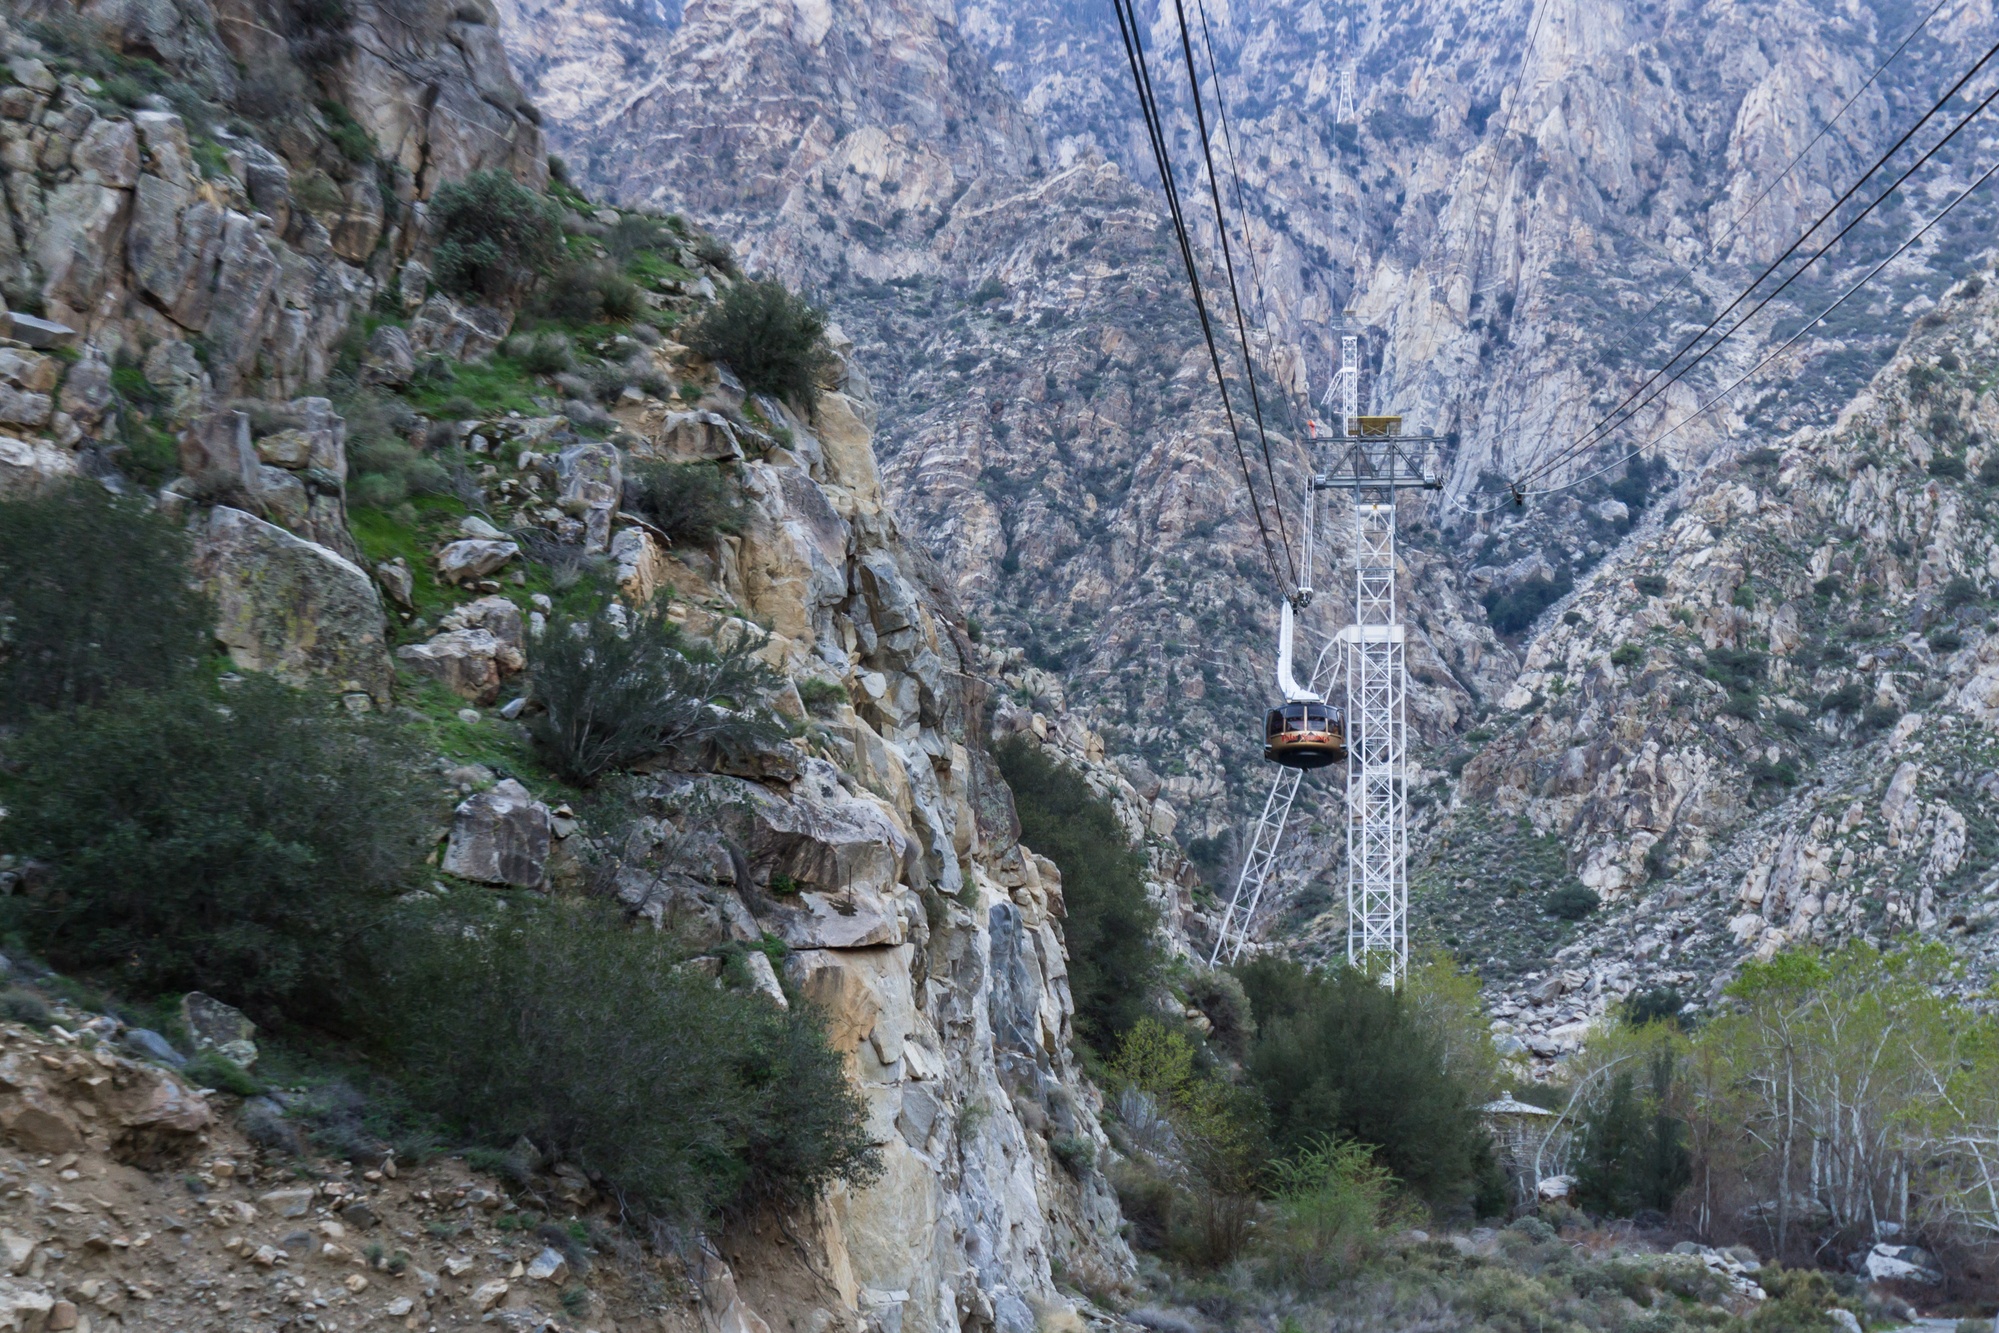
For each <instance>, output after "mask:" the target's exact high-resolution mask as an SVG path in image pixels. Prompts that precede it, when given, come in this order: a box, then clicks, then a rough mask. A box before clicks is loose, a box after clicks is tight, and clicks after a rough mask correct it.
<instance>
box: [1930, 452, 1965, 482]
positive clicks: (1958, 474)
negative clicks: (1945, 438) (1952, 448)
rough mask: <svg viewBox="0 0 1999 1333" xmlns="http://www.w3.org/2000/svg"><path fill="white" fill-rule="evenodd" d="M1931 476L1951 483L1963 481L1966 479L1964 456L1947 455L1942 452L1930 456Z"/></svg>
mask: <svg viewBox="0 0 1999 1333" xmlns="http://www.w3.org/2000/svg"><path fill="white" fill-rule="evenodd" d="M1929 474H1930V475H1931V476H1932V477H1942V478H1944V479H1946V480H1949V481H1963V480H1964V477H1965V467H1964V455H1962V454H1947V453H1944V452H1943V451H1942V450H1938V451H1937V452H1936V453H1934V454H1931V455H1930V465H1929Z"/></svg>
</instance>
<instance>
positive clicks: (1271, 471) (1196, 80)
mask: <svg viewBox="0 0 1999 1333" xmlns="http://www.w3.org/2000/svg"><path fill="white" fill-rule="evenodd" d="M1173 10H1174V13H1175V14H1176V15H1177V16H1178V18H1179V20H1180V52H1181V56H1182V58H1183V59H1184V61H1185V63H1186V66H1187V90H1188V92H1189V93H1191V94H1192V95H1193V98H1194V124H1195V126H1196V127H1197V128H1198V129H1199V130H1200V134H1201V157H1202V159H1203V160H1204V161H1205V162H1206V163H1207V165H1208V194H1209V196H1210V197H1211V198H1212V199H1213V201H1214V205H1215V231H1216V233H1217V234H1218V235H1219V236H1220V237H1221V242H1222V271H1223V272H1224V273H1225V274H1226V275H1227V277H1228V281H1229V304H1230V306H1231V307H1232V308H1233V309H1234V311H1235V327H1236V340H1237V342H1238V343H1240V344H1241V347H1242V368H1243V373H1244V374H1245V375H1247V376H1248V377H1249V402H1250V408H1251V410H1252V411H1253V412H1254V413H1255V416H1256V436H1257V442H1258V444H1259V445H1260V446H1261V447H1262V450H1263V469H1264V471H1265V472H1266V473H1267V474H1268V475H1269V478H1270V495H1271V507H1272V508H1274V509H1275V510H1276V511H1277V533H1278V537H1279V539H1280V540H1281V541H1282V542H1283V545H1284V560H1285V563H1286V564H1288V565H1289V566H1290V567H1291V575H1292V578H1291V582H1292V584H1293V585H1294V586H1296V584H1297V583H1298V577H1297V576H1298V562H1297V561H1296V560H1295V559H1293V558H1292V555H1291V534H1290V532H1289V531H1288V530H1287V529H1286V528H1285V526H1284V506H1283V504H1282V503H1281V502H1280V500H1279V497H1281V496H1282V495H1283V494H1284V491H1283V488H1282V487H1280V486H1279V485H1278V484H1277V464H1276V463H1275V461H1273V460H1272V458H1271V456H1270V435H1269V432H1268V431H1266V430H1265V429H1264V425H1263V395H1262V393H1261V392H1260V391H1259V390H1258V389H1257V385H1256V360H1255V358H1253V357H1252V356H1250V354H1249V324H1248V321H1246V320H1245V319H1244V318H1243V314H1242V293H1241V292H1240V291H1238V290H1237V288H1236V278H1235V255H1234V253H1233V251H1232V249H1231V247H1230V245H1229V228H1228V218H1227V215H1226V214H1225V213H1224V212H1223V211H1222V185H1221V178H1220V176H1218V175H1217V174H1216V172H1215V155H1214V151H1213V149H1212V147H1211V146H1210V144H1209V139H1208V113H1207V109H1206V107H1205V106H1204V105H1203V103H1202V100H1201V76H1200V73H1199V72H1198V71H1197V70H1196V69H1195V67H1194V41H1193V37H1192V35H1191V33H1190V32H1189V29H1188V27H1187V7H1186V4H1185V3H1184V0H1173ZM1221 94H1222V90H1221V85H1220V84H1217V85H1216V86H1215V97H1216V99H1217V100H1219V99H1220V98H1221ZM1245 241H1247V238H1245Z"/></svg>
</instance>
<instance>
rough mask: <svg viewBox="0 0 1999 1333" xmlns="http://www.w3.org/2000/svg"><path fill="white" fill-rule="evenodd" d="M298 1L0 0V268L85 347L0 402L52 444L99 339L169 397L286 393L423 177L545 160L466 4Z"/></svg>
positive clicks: (400, 258) (515, 92)
mask: <svg viewBox="0 0 1999 1333" xmlns="http://www.w3.org/2000/svg"><path fill="white" fill-rule="evenodd" d="M304 12H305V11H303V10H301V11H300V12H299V13H296V14H295V13H293V12H292V11H291V10H289V9H282V10H280V9H274V8H268V7H260V6H258V5H254V4H244V5H237V6H234V7H233V8H220V7H211V6H210V5H208V4H207V3H204V2H202V0H190V3H188V4H185V5H153V6H147V5H121V4H116V3H112V4H93V5H87V6H83V7H80V8H78V7H72V6H70V5H68V4H66V3H61V2H60V0H57V3H53V4H48V5H33V4H30V5H24V6H14V7H10V9H9V10H8V13H7V18H8V27H7V30H6V40H7V42H8V45H9V49H10V52H11V53H12V54H11V56H10V62H11V63H10V66H9V68H10V74H11V79H10V83H11V86H10V87H9V88H8V89H7V91H6V105H5V107H4V108H0V137H4V141H5V143H6V150H5V152H6V182H7V204H8V209H9V217H8V225H7V226H6V227H5V228H0V290H4V292H5V294H6V298H7V302H8V304H9V305H10V306H11V307H12V308H13V309H15V310H16V311H22V312H25V313H28V314H31V315H37V316H43V317H46V318H47V319H49V320H52V321H54V322H57V323H60V324H63V325H65V326H68V327H69V328H71V329H73V330H74V331H75V332H76V333H77V334H78V335H80V336H81V338H82V339H83V341H84V343H86V344H87V345H88V347H89V348H90V356H89V358H88V360H87V361H86V362H85V363H84V364H82V365H80V366H79V367H78V368H77V370H75V371H72V372H71V374H70V375H69V376H68V377H66V384H65V392H64V394H63V395H62V398H61V400H60V401H57V402H52V403H50V404H48V405H47V410H44V405H43V404H41V403H38V402H29V403H26V404H24V405H21V406H18V407H17V409H16V411H15V412H14V413H13V414H12V415H9V416H8V417H7V419H6V420H7V424H9V425H11V426H14V427H17V428H23V429H24V430H25V431H27V432H39V431H46V432H47V434H48V436H49V438H50V439H51V441H52V443H53V444H54V446H55V447H56V448H57V449H58V450H71V449H73V448H74V446H75V445H76V444H77V443H78V442H79V440H81V439H83V438H84V437H85V436H86V435H89V436H93V437H94V436H96V435H98V434H99V430H98V428H99V427H100V426H101V425H102V424H103V418H104V416H105V414H106V413H107V412H112V411H115V403H114V401H113V397H114V391H113V387H112V384H111V379H110V369H111V365H112V363H113V362H118V361H126V362H130V363H131V364H132V365H133V366H134V367H135V368H142V373H143V375H144V378H145V382H146V383H147V384H149V385H150V386H152V388H153V389H154V390H156V391H158V392H159V393H161V394H165V395H170V396H172V397H174V398H175V399H176V401H177V403H180V404H183V405H185V407H186V408H188V409H190V410H192V409H196V408H198V407H199V406H200V405H201V404H202V402H203V401H204V400H205V399H207V398H211V397H212V398H216V399H226V398H230V397H237V396H258V395H261V396H265V397H271V398H281V399H282V398H291V397H295V396H297V395H298V394H300V393H302V392H303V391H304V389H305V387H306V386H307V385H310V384H315V383H317V382H319V381H321V380H323V379H324V378H325V375H326V372H327V370H328V369H329V368H330V366H331V364H332V359H333V357H332V349H333V346H334V344H335V343H336V342H338V340H339V339H340V337H341V335H342V334H343V333H344V332H345V331H346V328H347V325H348V323H349V321H350V319H352V318H353V317H354V315H355V314H356V313H357V312H359V311H365V310H366V309H367V308H368V306H369V304H370V302H372V301H373V300H375V299H376V297H377V295H378V294H379V293H381V292H383V291H384V290H385V289H387V288H388V287H389V286H390V284H391V282H392V281H393V280H394V279H395V277H396V275H397V271H398V268H399V266H400V265H401V264H402V263H403V262H404V261H405V260H407V259H408V258H410V257H411V256H412V255H413V254H414V253H415V252H416V251H417V249H418V248H419V247H420V246H421V245H423V244H424V232H423V226H422V212H423V201H424V200H425V199H427V198H428V197H429V195H430V193H431V191H432V190H433V189H435V187H436V186H437V184H438V183H439V182H440V181H443V180H448V179H455V178H458V177H461V176H464V175H465V174H467V173H469V172H471V171H475V170H479V169H484V168H499V169H504V170H509V171H513V172H515V173H517V174H519V175H520V176H521V177H522V178H524V179H526V180H529V181H531V182H532V181H538V180H541V179H543V178H545V173H546V167H545V165H544V164H543V160H542V158H543V149H542V145H541V134H540V131H539V130H538V129H537V128H536V126H535V123H534V119H533V114H532V112H533V108H532V107H530V106H529V105H528V104H527V100H526V98H525V97H524V95H523V94H522V93H521V90H520V87H519V85H518V84H517V83H516V82H515V81H514V79H513V75H512V73H511V72H510V71H509V69H508V67H507V63H506V59H505V56H504V54H503V53H502V50H501V46H500V38H499V33H498V30H497V28H496V27H494V26H493V24H492V22H491V17H492V16H491V15H490V14H482V13H481V12H480V11H479V10H478V8H477V6H474V5H465V6H461V7H460V8H459V9H458V10H457V11H451V10H447V9H446V8H445V7H443V6H432V5H424V4H409V5H404V6H399V7H375V6H364V7H362V8H360V9H358V10H357V11H356V12H355V14H354V15H353V26H352V27H351V28H350V29H345V30H339V31H336V30H335V29H333V28H332V27H314V26H312V24H311V23H309V22H308V21H307V20H306V19H305V18H303V17H301V14H303V13H304ZM245 71H249V72H247V73H246V72H245ZM327 107H333V108H338V111H337V113H336V112H334V111H329V110H327V109H325V108H327ZM177 108H178V109H177ZM183 111H185V112H186V113H187V114H183ZM232 112H233V113H234V114H232ZM190 116H192V117H193V123H190ZM246 118H247V119H246ZM250 119H254V120H256V121H258V122H259V124H257V125H256V126H252V125H251V124H250V123H249V120H250ZM253 129H254V130H255V131H256V132H254V133H253V132H252V131H253ZM419 290H420V284H419ZM16 387H20V386H19V385H17V386H16ZM30 392H34V391H32V390H31V391H30ZM43 461H44V466H50V467H54V466H59V465H58V464H55V463H52V462H48V461H47V460H43Z"/></svg>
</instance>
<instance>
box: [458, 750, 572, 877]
mask: <svg viewBox="0 0 1999 1333" xmlns="http://www.w3.org/2000/svg"><path fill="white" fill-rule="evenodd" d="M549 837H550V831H549V817H548V807H547V806H545V805H543V804H542V803H541V802H540V801H537V800H535V799H534V796H533V794H532V793H530V792H529V791H528V789H527V788H526V787H523V786H522V785H521V784H520V783H518V782H516V781H514V780H513V779H512V778H504V779H502V780H501V781H499V782H498V783H495V784H494V786H493V787H492V789H491V790H489V791H483V792H480V793H478V794H477V795H476V796H471V797H468V798H467V799H466V800H465V801H464V802H463V803H462V804H461V805H460V806H459V807H458V811H457V813H456V815H454V816H453V818H452V821H451V840H450V842H449V843H448V844H446V846H445V851H444V861H443V868H444V869H445V871H446V872H448V873H450V874H453V875H460V876H463V877H464V878H466V879H470V880H476V881H478V882H479V883H481V884H510V885H512V886H514V887H515V888H520V889H535V888H540V887H542V885H543V884H544V883H545V882H546V881H547V878H548V848H549Z"/></svg>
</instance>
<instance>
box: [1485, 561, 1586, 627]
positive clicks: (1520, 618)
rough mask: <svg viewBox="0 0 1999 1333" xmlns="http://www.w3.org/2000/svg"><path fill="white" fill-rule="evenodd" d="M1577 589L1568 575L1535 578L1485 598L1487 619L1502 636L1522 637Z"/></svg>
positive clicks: (1493, 592) (1496, 591) (1562, 573)
mask: <svg viewBox="0 0 1999 1333" xmlns="http://www.w3.org/2000/svg"><path fill="white" fill-rule="evenodd" d="M1574 586H1575V583H1574V580H1572V579H1571V578H1570V577H1569V574H1568V571H1566V570H1564V571H1562V572H1561V573H1560V574H1559V575H1558V576H1557V577H1555V578H1552V579H1550V578H1545V577H1543V576H1541V575H1538V574H1537V575H1535V576H1534V577H1533V578H1531V579H1525V580H1522V581H1521V582H1520V583H1518V584H1516V585H1514V587H1513V588H1512V590H1511V591H1506V592H1501V591H1498V590H1496V589H1495V590H1494V591H1492V592H1490V593H1487V594H1486V595H1485V598H1484V606H1485V614H1486V618H1487V619H1488V620H1490V621H1491V622H1492V628H1493V629H1494V630H1495V631H1496V632H1498V633H1500V634H1518V633H1520V632H1521V631H1522V630H1524V629H1526V628H1527V627H1528V626H1529V625H1532V624H1533V623H1534V622H1535V621H1536V620H1537V619H1539V618H1540V615H1541V613H1542V612H1543V611H1545V610H1547V609H1548V608H1549V607H1550V606H1552V605H1553V604H1554V603H1556V602H1558V601H1560V600H1561V599H1562V598H1564V597H1566V596H1567V595H1568V593H1569V590H1570V589H1571V588H1573V587H1574Z"/></svg>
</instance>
